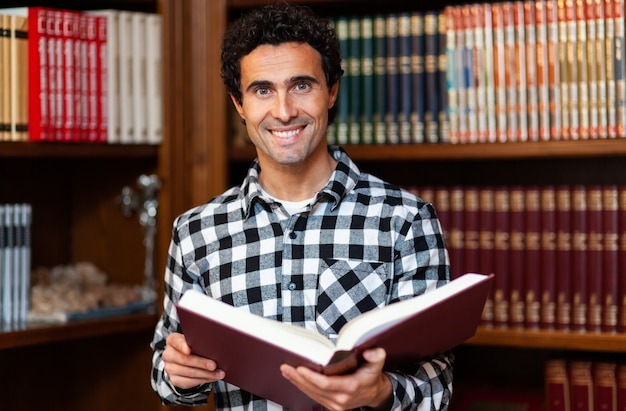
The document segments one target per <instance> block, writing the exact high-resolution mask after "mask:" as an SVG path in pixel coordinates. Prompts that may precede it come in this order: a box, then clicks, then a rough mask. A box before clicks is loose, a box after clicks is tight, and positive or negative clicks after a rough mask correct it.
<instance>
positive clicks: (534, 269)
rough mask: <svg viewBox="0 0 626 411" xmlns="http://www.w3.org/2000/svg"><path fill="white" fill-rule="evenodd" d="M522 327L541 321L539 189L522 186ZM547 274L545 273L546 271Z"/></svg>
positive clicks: (536, 325)
mask: <svg viewBox="0 0 626 411" xmlns="http://www.w3.org/2000/svg"><path fill="white" fill-rule="evenodd" d="M524 226H525V229H524V267H523V268H524V273H523V276H524V283H525V284H524V327H525V328H526V329H528V330H535V329H539V325H540V323H541V277H542V274H541V273H542V264H541V190H540V189H539V187H536V186H529V187H525V188H524ZM546 274H547V273H546Z"/></svg>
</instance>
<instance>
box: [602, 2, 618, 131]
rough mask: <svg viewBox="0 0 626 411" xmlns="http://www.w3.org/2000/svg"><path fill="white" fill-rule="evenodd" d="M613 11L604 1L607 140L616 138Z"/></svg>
mask: <svg viewBox="0 0 626 411" xmlns="http://www.w3.org/2000/svg"><path fill="white" fill-rule="evenodd" d="M614 17H615V10H614V9H613V4H612V0H604V27H605V38H604V41H605V43H604V44H605V47H604V53H605V57H606V110H607V111H606V114H607V129H606V134H607V137H608V138H615V137H617V112H616V110H615V104H616V94H615V92H616V90H615V50H614V48H613V46H614V44H615V19H614Z"/></svg>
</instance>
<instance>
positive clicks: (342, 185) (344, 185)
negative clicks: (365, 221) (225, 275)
mask: <svg viewBox="0 0 626 411" xmlns="http://www.w3.org/2000/svg"><path fill="white" fill-rule="evenodd" d="M328 152H329V153H330V155H332V156H333V158H334V159H335V160H336V161H337V167H335V171H333V174H332V175H331V176H330V179H329V180H328V184H326V186H325V187H324V188H323V189H322V190H320V191H319V192H318V193H317V196H316V197H315V200H314V203H316V202H318V201H320V200H321V199H322V198H324V197H326V198H328V199H329V200H330V201H331V202H332V206H331V210H334V209H335V208H337V206H339V203H340V202H341V200H342V199H343V198H344V197H345V196H346V195H347V194H348V193H349V192H350V191H351V190H352V189H353V188H354V187H355V186H356V184H357V181H358V180H359V175H360V174H361V171H360V170H359V168H358V167H357V166H356V164H355V163H354V162H353V161H352V160H351V159H350V157H349V156H348V154H347V153H346V152H345V150H344V149H343V148H341V147H336V146H329V147H328ZM260 172H261V166H260V165H259V160H258V158H257V159H255V160H254V162H253V163H252V165H251V166H250V168H249V169H248V175H247V176H246V178H245V179H244V180H243V183H242V185H241V194H240V195H241V197H242V198H241V201H242V206H243V210H244V211H245V219H246V220H247V219H248V217H250V215H251V213H252V212H253V209H254V207H253V204H254V203H255V202H256V201H261V202H263V203H265V204H267V203H268V200H267V199H265V197H263V196H262V194H261V185H260V184H259V173H260Z"/></svg>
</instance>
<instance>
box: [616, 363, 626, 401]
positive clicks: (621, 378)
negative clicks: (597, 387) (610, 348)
mask: <svg viewBox="0 0 626 411" xmlns="http://www.w3.org/2000/svg"><path fill="white" fill-rule="evenodd" d="M617 409H618V411H626V364H623V363H619V364H617Z"/></svg>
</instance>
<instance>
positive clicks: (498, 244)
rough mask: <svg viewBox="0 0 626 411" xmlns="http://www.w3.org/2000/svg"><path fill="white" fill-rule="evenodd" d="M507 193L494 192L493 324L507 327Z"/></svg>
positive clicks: (505, 189)
mask: <svg viewBox="0 0 626 411" xmlns="http://www.w3.org/2000/svg"><path fill="white" fill-rule="evenodd" d="M509 226H510V224H509V191H508V189H507V188H506V187H502V186H500V187H497V188H496V189H495V191H494V243H493V248H494V273H495V282H494V288H493V308H494V312H493V315H494V318H493V319H494V324H495V325H496V326H498V327H501V328H502V327H508V325H509V301H510V297H509V275H510V273H509Z"/></svg>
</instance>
